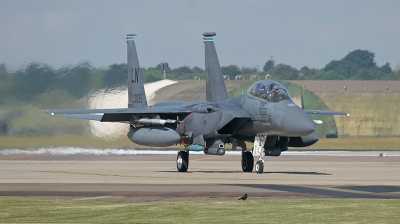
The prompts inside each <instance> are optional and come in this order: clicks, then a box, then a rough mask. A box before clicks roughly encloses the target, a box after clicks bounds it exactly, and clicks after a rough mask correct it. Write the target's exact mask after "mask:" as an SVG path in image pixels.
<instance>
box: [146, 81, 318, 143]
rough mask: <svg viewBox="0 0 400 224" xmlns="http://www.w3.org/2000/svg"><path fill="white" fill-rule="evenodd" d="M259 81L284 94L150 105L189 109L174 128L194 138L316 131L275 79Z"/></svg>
mask: <svg viewBox="0 0 400 224" xmlns="http://www.w3.org/2000/svg"><path fill="white" fill-rule="evenodd" d="M259 83H263V84H274V85H275V86H278V87H279V89H281V91H283V92H286V96H285V97H283V98H282V99H281V100H275V101H272V100H270V99H268V98H267V97H268V92H266V93H265V95H263V96H261V95H259V94H256V93H255V92H252V88H254V87H250V88H249V90H248V91H247V93H245V94H242V95H240V96H237V97H234V98H230V99H227V100H223V101H220V102H208V101H204V102H193V103H184V102H175V101H174V102H171V101H166V102H162V103H158V104H155V105H153V107H157V106H171V105H180V106H183V107H185V108H187V110H189V111H191V113H190V114H189V115H187V116H186V117H185V118H184V119H183V120H182V121H181V123H180V124H179V125H178V126H177V127H176V129H175V130H176V131H177V132H178V133H182V134H183V133H185V132H186V131H187V130H190V131H191V132H192V134H193V137H196V136H199V135H203V136H204V138H205V139H206V138H223V137H232V138H235V139H240V140H253V139H254V136H255V135H260V134H262V135H278V136H287V137H299V136H306V135H309V134H311V133H313V132H314V131H315V124H314V121H313V120H312V119H311V118H310V116H308V114H306V113H305V112H304V110H303V109H302V108H300V107H298V106H297V105H296V104H295V103H293V101H292V99H291V98H290V96H289V95H288V93H287V91H286V89H284V87H283V86H282V85H281V84H280V83H278V82H275V81H272V80H262V81H259V82H257V83H255V84H254V85H257V84H259Z"/></svg>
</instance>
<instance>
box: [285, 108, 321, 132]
mask: <svg viewBox="0 0 400 224" xmlns="http://www.w3.org/2000/svg"><path fill="white" fill-rule="evenodd" d="M282 129H283V131H284V132H286V133H288V136H304V135H309V134H311V133H313V132H314V131H315V123H314V121H313V119H311V117H310V116H308V114H306V113H305V112H304V110H303V109H301V108H299V107H291V108H290V109H289V110H287V111H286V112H285V114H284V115H283V117H282Z"/></svg>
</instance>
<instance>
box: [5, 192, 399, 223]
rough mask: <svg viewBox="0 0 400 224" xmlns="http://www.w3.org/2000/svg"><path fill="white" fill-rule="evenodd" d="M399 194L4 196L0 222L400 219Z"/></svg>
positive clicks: (318, 221) (342, 221)
mask: <svg viewBox="0 0 400 224" xmlns="http://www.w3.org/2000/svg"><path fill="white" fill-rule="evenodd" d="M399 220H400V200H397V199H295V200H293V199H290V200H289V199H284V200H257V199H256V200H251V199H250V200H247V201H238V200H237V199H236V198H235V199H209V200H193V199H189V200H167V201H156V202H143V203H138V202H132V201H100V200H66V199H42V198H21V197H0V222H13V223H14V222H15V223H17V222H25V223H36V222H57V223H83V222H84V223H87V222H89V223H189V222H190V223H239V222H240V223H259V222H260V223H398V221H399Z"/></svg>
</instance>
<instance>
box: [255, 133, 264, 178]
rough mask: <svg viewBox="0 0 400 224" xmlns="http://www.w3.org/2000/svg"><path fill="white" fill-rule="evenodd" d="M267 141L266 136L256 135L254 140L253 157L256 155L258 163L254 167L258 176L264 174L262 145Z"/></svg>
mask: <svg viewBox="0 0 400 224" xmlns="http://www.w3.org/2000/svg"><path fill="white" fill-rule="evenodd" d="M266 140H267V136H266V135H256V137H255V139H254V148H253V153H254V154H255V155H258V156H259V158H258V161H257V163H256V165H255V169H256V173H258V174H260V173H263V172H264V159H263V157H264V155H265V150H264V145H265V141H266Z"/></svg>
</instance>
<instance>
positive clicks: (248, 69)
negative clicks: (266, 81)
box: [240, 67, 257, 74]
mask: <svg viewBox="0 0 400 224" xmlns="http://www.w3.org/2000/svg"><path fill="white" fill-rule="evenodd" d="M240 73H241V74H254V73H257V68H251V67H242V69H241V70H240Z"/></svg>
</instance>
